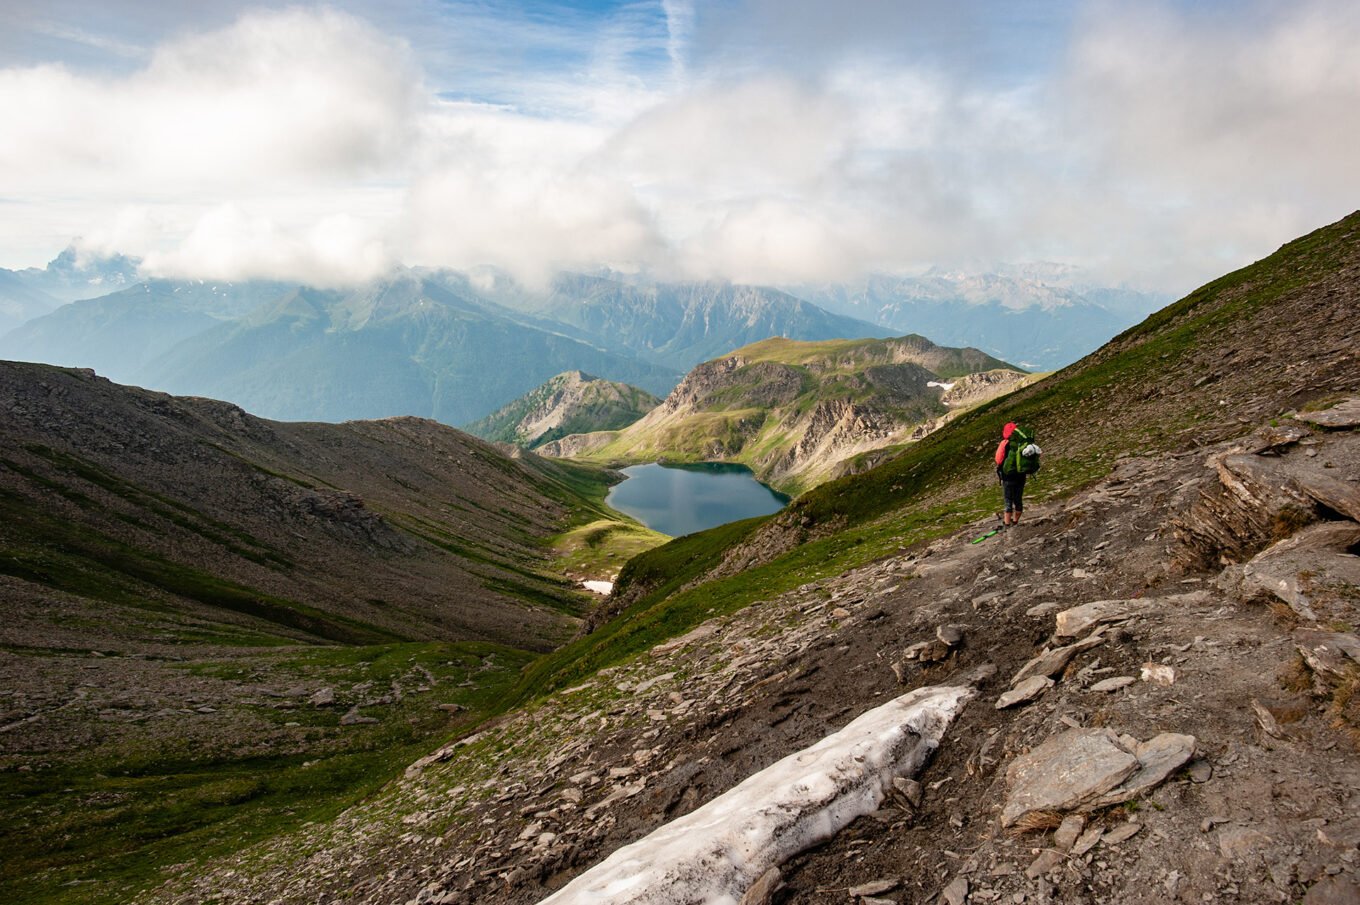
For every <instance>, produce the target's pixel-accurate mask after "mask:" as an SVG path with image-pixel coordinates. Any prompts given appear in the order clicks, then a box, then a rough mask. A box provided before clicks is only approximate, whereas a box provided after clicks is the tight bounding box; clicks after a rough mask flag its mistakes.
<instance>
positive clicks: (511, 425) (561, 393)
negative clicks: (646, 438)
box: [463, 371, 661, 449]
mask: <svg viewBox="0 0 1360 905" xmlns="http://www.w3.org/2000/svg"><path fill="white" fill-rule="evenodd" d="M660 404H661V400H660V399H658V398H656V397H655V396H653V395H652V394H651V393H648V392H647V391H646V390H641V389H638V388H637V387H633V386H629V385H628V384H626V383H618V382H615V381H610V380H601V379H600V378H598V377H592V376H590V375H589V374H585V373H583V372H581V371H567V372H565V373H563V374H558V375H557V376H556V377H554V378H552V379H551V380H549V381H548V382H547V383H545V384H543V385H542V386H540V387H537V388H535V389H533V390H530V391H529V392H528V393H526V394H525V395H523V396H521V397H520V398H519V399H516V400H515V401H514V402H511V403H510V404H509V405H507V406H505V407H504V408H502V409H500V410H499V411H496V412H493V413H491V414H490V415H487V416H486V417H485V418H482V419H480V420H478V421H474V422H472V423H471V424H466V425H464V426H463V430H466V431H467V432H468V433H470V434H472V435H473V436H474V437H481V438H482V439H483V440H490V441H492V442H496V443H513V444H515V445H516V446H523V447H525V448H526V449H533V448H534V447H535V446H542V445H543V444H545V443H550V442H552V441H553V440H556V439H558V438H559V437H565V436H567V435H569V434H584V433H590V432H593V431H607V430H619V429H621V428H625V427H627V426H628V425H630V424H632V423H633V422H635V421H637V420H638V419H639V418H641V417H642V416H643V415H645V414H647V413H648V412H650V411H651V410H652V409H654V408H656V407H657V406H658V405H660Z"/></svg>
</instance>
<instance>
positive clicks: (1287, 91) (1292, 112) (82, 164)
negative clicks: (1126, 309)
mask: <svg viewBox="0 0 1360 905" xmlns="http://www.w3.org/2000/svg"><path fill="white" fill-rule="evenodd" d="M943 6H945V5H944V4H938V3H931V2H925V0H856V2H854V3H844V2H839V3H838V2H813V0H713V2H702V0H661V2H588V3H551V2H514V3H497V2H473V0H397V2H378V0H348V2H338V3H333V4H330V5H325V6H313V5H297V6H287V7H283V6H261V5H259V4H248V3H241V2H236V0H212V2H209V0H183V2H180V3H178V4H174V5H170V4H163V3H160V2H153V0H112V2H110V0H101V2H95V0H6V2H5V3H4V4H3V5H0V117H3V128H0V210H3V211H4V216H3V217H0V266H6V267H21V266H29V265H35V264H41V263H43V262H44V261H46V260H47V259H49V258H51V257H52V256H53V255H54V254H55V252H56V251H57V250H59V249H60V248H62V247H63V246H65V245H66V244H67V243H68V242H69V241H71V239H72V238H73V237H77V236H79V237H80V242H79V243H78V244H79V247H81V248H84V249H87V250H89V251H91V252H114V251H117V252H124V253H129V254H135V255H141V256H143V257H144V259H145V262H144V268H145V270H146V271H147V273H149V274H154V275H161V276H182V277H204V278H213V279H239V278H246V277H264V278H280V279H300V280H304V281H309V282H312V283H315V284H318V285H340V284H344V283H348V282H353V281H357V280H362V279H364V278H367V277H370V276H374V275H376V274H378V273H380V272H382V271H383V270H384V269H385V268H387V267H388V266H389V265H390V264H391V263H393V262H395V261H401V262H404V263H407V264H428V265H442V266H452V267H458V268H475V267H477V266H479V265H493V266H497V267H500V268H504V269H507V270H509V271H511V272H512V273H513V274H515V275H516V276H517V277H519V278H520V279H522V280H525V281H528V282H531V283H532V282H535V281H538V282H541V281H543V280H545V279H547V277H548V276H550V275H551V274H552V273H553V272H555V271H557V270H560V269H591V268H595V267H600V266H608V267H614V268H618V269H622V270H630V269H646V270H649V271H651V272H653V273H654V274H656V275H658V276H660V277H662V278H700V279H706V278H726V279H732V280H736V281H742V282H761V283H775V284H789V283H797V282H814V281H832V280H843V279H851V278H854V277H856V276H858V275H860V274H863V273H865V272H870V271H910V270H914V269H920V268H924V267H927V266H943V267H962V268H970V267H971V268H983V267H989V266H992V265H993V264H995V263H996V262H999V261H1021V260H1055V261H1063V262H1069V263H1074V264H1078V265H1081V266H1083V267H1085V268H1088V269H1089V270H1090V271H1091V272H1092V274H1093V275H1094V277H1095V278H1098V279H1100V280H1102V281H1105V282H1108V283H1123V282H1128V283H1130V284H1132V285H1136V286H1139V287H1144V288H1158V289H1168V290H1173V291H1176V290H1185V289H1189V288H1191V287H1192V286H1193V285H1194V284H1196V283H1197V282H1200V281H1203V280H1204V279H1207V278H1210V277H1212V276H1215V275H1217V274H1219V273H1221V272H1223V271H1224V270H1226V269H1230V268H1232V267H1234V266H1237V265H1239V264H1242V263H1246V262H1247V261H1249V260H1252V259H1255V258H1258V257H1261V256H1262V255H1264V254H1266V253H1268V252H1269V251H1271V250H1273V249H1274V248H1275V247H1276V246H1278V245H1279V244H1280V243H1282V242H1283V241H1286V240H1287V239H1289V238H1292V237H1294V236H1295V235H1298V234H1299V233H1301V232H1304V231H1306V230H1308V229H1310V228H1313V227H1316V226H1319V225H1322V224H1323V223H1326V222H1330V221H1331V220H1335V219H1337V218H1338V217H1340V216H1342V215H1344V214H1346V213H1348V212H1350V211H1351V210H1352V209H1354V208H1355V207H1356V206H1357V205H1356V199H1357V197H1360V168H1358V167H1355V166H1354V161H1353V156H1354V148H1356V147H1357V146H1360V54H1356V53H1354V48H1355V47H1357V46H1360V4H1356V3H1354V2H1351V0H1302V2H1297V3H1289V4H1280V3H1268V2H1264V3H1252V2H1191V0H1184V2H1181V3H1139V4H1119V3H1088V2H1078V0H1059V2H1051V3H1042V2H1030V3H1015V2H1003V0H997V2H972V3H962V4H955V7H956V8H955V9H952V10H944V9H942V8H941V7H943Z"/></svg>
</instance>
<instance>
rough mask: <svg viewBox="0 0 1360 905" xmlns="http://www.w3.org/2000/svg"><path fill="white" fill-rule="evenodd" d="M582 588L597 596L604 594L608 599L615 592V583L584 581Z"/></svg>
mask: <svg viewBox="0 0 1360 905" xmlns="http://www.w3.org/2000/svg"><path fill="white" fill-rule="evenodd" d="M581 586H582V587H584V588H585V589H586V590H587V591H594V592H595V593H596V594H603V595H605V596H606V597H608V596H609V595H610V594H612V593H613V592H614V582H612V581H583V582H581Z"/></svg>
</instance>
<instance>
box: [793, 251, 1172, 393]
mask: <svg viewBox="0 0 1360 905" xmlns="http://www.w3.org/2000/svg"><path fill="white" fill-rule="evenodd" d="M1040 273H1041V274H1042V278H1041V276H1036V275H1035V274H1034V273H1033V272H1032V271H1026V270H1018V271H1017V272H1014V273H987V274H957V273H954V274H947V273H942V274H927V275H925V276H920V277H890V276H874V277H870V278H868V279H865V280H862V281H859V282H857V283H846V284H835V285H826V286H801V287H798V288H796V289H794V290H793V291H794V292H795V293H796V294H798V295H800V296H802V297H803V298H807V299H810V300H812V301H813V302H816V303H817V304H818V305H821V306H822V307H824V308H827V309H829V310H831V311H835V312H839V313H841V314H845V315H849V316H853V317H857V318H862V319H864V320H868V321H872V322H873V323H874V324H876V325H879V326H881V327H886V328H888V329H890V330H891V331H894V332H901V331H910V332H913V333H920V334H922V335H925V336H929V337H930V338H931V339H933V340H934V341H936V342H940V343H948V344H950V345H968V346H974V347H976V348H979V349H982V350H983V351H985V352H989V353H991V354H993V355H999V356H1001V357H1003V358H1005V359H1007V360H1008V361H1014V362H1015V363H1016V364H1019V365H1021V366H1023V367H1026V368H1029V369H1031V370H1037V371H1051V370H1055V369H1057V368H1060V367H1064V366H1066V365H1069V364H1071V363H1072V362H1074V361H1076V360H1077V359H1078V358H1081V357H1082V356H1083V355H1085V354H1087V353H1088V352H1091V351H1093V350H1094V349H1096V348H1098V347H1099V346H1100V345H1101V344H1103V343H1105V342H1106V341H1107V340H1109V339H1110V338H1111V337H1113V336H1115V335H1116V334H1118V333H1120V332H1122V331H1123V330H1125V329H1127V328H1128V327H1131V326H1133V325H1134V324H1135V323H1137V322H1139V321H1141V320H1142V319H1143V318H1145V317H1146V316H1147V315H1149V314H1151V313H1152V312H1153V311H1156V310H1158V309H1159V308H1161V307H1162V306H1163V305H1165V304H1166V303H1167V302H1168V301H1170V297H1169V296H1165V295H1161V294H1157V293H1145V292H1138V291H1134V290H1129V289H1111V288H1105V287H1094V286H1081V285H1080V284H1072V285H1064V283H1066V282H1069V281H1071V280H1072V279H1073V278H1072V277H1071V275H1070V274H1067V273H1064V272H1062V271H1054V270H1052V269H1043V270H1041V271H1040Z"/></svg>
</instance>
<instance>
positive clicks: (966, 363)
mask: <svg viewBox="0 0 1360 905" xmlns="http://www.w3.org/2000/svg"><path fill="white" fill-rule="evenodd" d="M1024 377H1025V375H1024V374H1023V373H1021V372H1020V371H1018V370H1016V369H1014V368H1012V367H1011V366H1009V365H1007V364H1006V362H1004V361H999V360H997V359H996V358H993V357H992V356H990V355H987V354H985V353H983V352H979V351H978V350H976V349H955V348H946V347H942V346H937V345H935V344H934V343H932V342H930V341H929V340H927V339H925V338H924V337H921V336H903V337H899V338H896V339H861V340H826V341H822V342H798V341H795V340H787V339H767V340H763V341H762V342H758V343H754V344H752V345H750V346H746V347H744V348H741V349H738V350H737V351H735V352H733V353H731V354H730V355H726V356H724V357H722V358H719V359H715V360H713V361H709V362H705V363H703V364H701V365H699V366H698V367H696V368H695V369H694V370H692V371H690V372H689V374H688V375H686V377H685V379H684V380H683V381H681V383H680V385H679V386H677V387H676V388H675V389H674V390H673V391H672V392H671V394H670V395H669V396H668V397H666V400H665V401H664V402H663V403H661V405H659V406H657V407H656V408H654V409H652V410H651V412H649V413H648V414H647V415H646V416H645V417H643V418H642V419H641V420H638V421H637V422H635V423H634V424H632V425H630V426H629V427H626V428H624V429H623V430H616V431H599V432H596V433H589V434H574V435H571V436H566V437H563V438H562V439H560V440H556V441H554V442H551V443H547V444H544V445H543V446H541V447H539V452H541V453H543V454H544V455H549V456H565V457H571V458H580V459H586V460H589V461H594V462H601V463H607V464H610V465H621V464H629V463H637V462H651V461H657V460H664V461H671V462H735V463H740V464H744V465H748V466H750V467H751V469H752V470H753V471H754V472H755V473H756V475H757V477H759V478H760V479H761V480H762V481H765V482H766V483H769V484H771V485H773V486H775V487H777V488H779V489H780V490H783V491H785V492H789V493H793V492H799V491H802V490H806V489H807V488H809V487H811V486H814V485H816V484H818V483H820V482H822V481H824V480H826V479H828V478H830V477H835V476H837V475H838V474H839V473H840V466H841V465H842V463H843V462H845V461H846V460H847V459H849V458H851V457H852V456H855V455H858V454H861V453H866V452H870V451H873V450H880V449H882V448H883V447H886V446H890V445H893V444H900V443H904V442H907V441H909V440H912V439H916V438H919V437H920V436H924V435H925V434H926V433H928V432H929V431H930V430H932V429H934V428H936V427H938V426H939V425H941V424H943V423H944V421H945V420H947V416H948V415H949V414H950V412H951V406H953V407H954V408H955V409H957V410H962V409H963V408H966V407H969V406H971V405H974V404H976V403H978V402H982V401H984V400H986V399H990V398H994V397H995V396H998V395H1001V394H1003V393H1005V392H1008V391H1009V390H1011V389H1014V388H1015V387H1016V386H1018V385H1019V384H1020V382H1021V381H1022V380H1023V379H1024Z"/></svg>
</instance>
